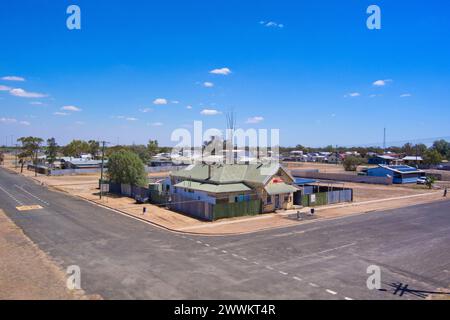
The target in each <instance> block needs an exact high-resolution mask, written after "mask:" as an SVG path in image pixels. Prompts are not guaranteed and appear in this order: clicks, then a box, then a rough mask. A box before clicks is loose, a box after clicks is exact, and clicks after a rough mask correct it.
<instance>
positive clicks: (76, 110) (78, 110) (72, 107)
mask: <svg viewBox="0 0 450 320" xmlns="http://www.w3.org/2000/svg"><path fill="white" fill-rule="evenodd" d="M61 110H64V111H73V112H80V111H81V109H80V108H78V107H75V106H63V107H61Z"/></svg>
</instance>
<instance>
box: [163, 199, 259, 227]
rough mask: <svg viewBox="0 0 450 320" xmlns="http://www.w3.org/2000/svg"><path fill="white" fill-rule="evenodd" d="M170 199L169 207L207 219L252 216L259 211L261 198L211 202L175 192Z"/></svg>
mask: <svg viewBox="0 0 450 320" xmlns="http://www.w3.org/2000/svg"><path fill="white" fill-rule="evenodd" d="M171 200H172V201H171V203H170V204H169V208H170V209H172V210H175V211H178V212H182V213H184V214H187V215H189V216H192V217H195V218H199V219H202V220H207V221H215V220H218V219H223V218H232V217H241V216H252V215H257V214H260V213H261V200H249V201H243V202H234V203H220V204H211V203H207V202H204V201H201V200H195V199H192V198H188V197H186V196H183V195H180V194H177V193H174V194H172V199H171Z"/></svg>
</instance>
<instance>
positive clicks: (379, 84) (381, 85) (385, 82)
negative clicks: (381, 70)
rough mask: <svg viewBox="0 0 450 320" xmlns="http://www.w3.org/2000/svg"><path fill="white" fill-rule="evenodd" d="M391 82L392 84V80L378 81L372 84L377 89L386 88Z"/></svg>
mask: <svg viewBox="0 0 450 320" xmlns="http://www.w3.org/2000/svg"><path fill="white" fill-rule="evenodd" d="M389 82H392V80H391V79H385V80H377V81H375V82H374V83H372V84H373V85H374V86H375V87H384V86H385V85H387V84H388V83H389Z"/></svg>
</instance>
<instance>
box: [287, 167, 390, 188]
mask: <svg viewBox="0 0 450 320" xmlns="http://www.w3.org/2000/svg"><path fill="white" fill-rule="evenodd" d="M291 174H292V175H293V176H294V177H296V178H308V179H320V180H333V181H345V182H357V183H370V184H384V185H391V184H392V178H387V177H369V176H357V175H351V174H346V173H322V172H305V171H297V170H291Z"/></svg>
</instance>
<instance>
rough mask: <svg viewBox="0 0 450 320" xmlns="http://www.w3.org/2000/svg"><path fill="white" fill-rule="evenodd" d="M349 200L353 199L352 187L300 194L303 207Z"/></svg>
mask: <svg viewBox="0 0 450 320" xmlns="http://www.w3.org/2000/svg"><path fill="white" fill-rule="evenodd" d="M351 201H353V190H352V189H343V190H339V191H328V192H319V193H313V194H303V195H302V206H303V207H316V206H324V205H327V204H335V203H341V202H351Z"/></svg>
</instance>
